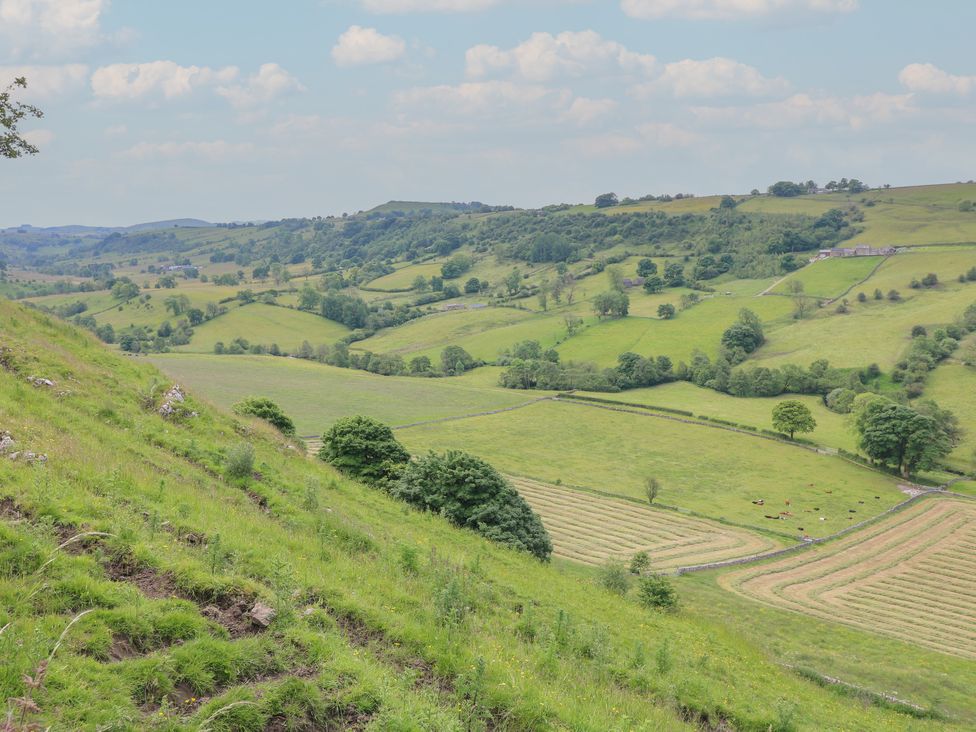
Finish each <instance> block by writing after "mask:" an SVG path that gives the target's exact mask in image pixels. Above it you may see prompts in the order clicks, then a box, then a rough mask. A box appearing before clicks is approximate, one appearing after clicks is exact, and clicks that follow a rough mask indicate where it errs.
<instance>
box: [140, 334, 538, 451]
mask: <svg viewBox="0 0 976 732" xmlns="http://www.w3.org/2000/svg"><path fill="white" fill-rule="evenodd" d="M149 360H150V361H152V363H154V364H155V365H156V366H158V367H159V368H160V369H161V370H162V371H164V372H165V373H166V374H168V375H169V376H170V377H171V378H173V379H175V380H177V381H179V382H180V383H181V384H186V385H187V386H188V387H189V388H190V389H192V390H194V391H195V392H197V393H198V394H200V395H203V396H205V398H207V399H209V400H210V401H212V402H213V403H215V404H217V405H218V406H221V407H224V408H229V407H230V406H232V405H233V404H235V403H236V402H238V401H240V400H241V399H243V398H244V397H247V396H265V397H269V398H270V399H273V400H274V401H276V402H277V403H278V404H279V405H281V407H282V409H284V410H285V412H286V413H287V414H288V415H289V416H290V417H291V418H292V419H293V420H294V421H295V426H296V428H297V430H298V433H299V434H301V435H321V434H322V433H323V432H325V430H326V429H328V427H329V426H330V425H331V424H332V423H333V422H335V421H336V420H337V419H339V418H340V417H346V416H349V415H354V414H364V415H368V416H371V417H375V418H376V419H379V420H381V421H383V422H386V423H387V424H391V425H402V424H409V423H412V422H419V421H422V420H428V419H440V418H442V417H453V416H457V415H462V414H471V413H477V412H485V411H489V410H492V409H501V408H504V407H511V406H514V405H516V404H522V403H524V402H526V401H528V400H530V399H533V398H536V397H538V396H541V394H538V393H536V392H530V393H526V392H517V391H511V390H507V389H502V388H500V387H497V388H484V387H478V386H472V385H469V384H466V383H462V382H461V381H460V380H458V379H453V378H452V379H421V378H411V377H407V376H377V375H375V374H370V373H367V372H365V371H354V370H352V369H339V368H334V367H332V366H325V365H323V364H319V363H315V362H313V361H303V360H301V359H297V358H275V357H273V356H214V355H205V354H189V353H187V354H183V353H169V354H159V355H154V356H150V357H149ZM449 424H450V423H449Z"/></svg>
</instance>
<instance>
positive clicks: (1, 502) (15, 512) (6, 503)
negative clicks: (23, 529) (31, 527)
mask: <svg viewBox="0 0 976 732" xmlns="http://www.w3.org/2000/svg"><path fill="white" fill-rule="evenodd" d="M0 518H2V519H5V520H7V521H25V520H26V519H27V514H25V513H24V512H23V511H21V510H20V507H19V506H17V504H16V503H14V499H13V498H0Z"/></svg>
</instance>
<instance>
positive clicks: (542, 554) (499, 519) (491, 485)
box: [391, 450, 552, 560]
mask: <svg viewBox="0 0 976 732" xmlns="http://www.w3.org/2000/svg"><path fill="white" fill-rule="evenodd" d="M391 492H392V494H393V495H394V496H396V497H398V498H401V499H403V500H405V501H407V502H408V503H410V504H412V505H414V506H416V507H418V508H422V509H424V510H426V511H431V512H433V513H437V514H440V515H441V516H443V517H445V518H446V519H447V520H448V521H450V522H451V523H453V524H454V525H455V526H461V527H463V528H468V529H473V530H474V531H477V532H478V533H479V534H481V535H482V536H485V537H487V538H489V539H491V540H492V541H496V542H498V543H500V544H504V545H506V546H510V547H513V548H515V549H520V550H522V551H527V552H529V553H531V554H534V555H535V556H536V557H538V558H539V559H543V560H547V559H549V556H550V554H552V541H551V540H550V539H549V534H548V533H547V532H546V530H545V527H543V525H542V521H541V520H540V519H539V517H538V516H537V515H536V514H535V513H534V512H533V511H532V509H531V508H530V507H529V504H528V503H526V502H525V499H524V498H522V496H520V495H519V493H518V491H516V490H515V488H513V487H512V485H511V483H509V482H508V481H507V480H505V478H504V477H502V475H501V474H500V473H499V472H498V471H497V470H495V468H493V467H492V466H491V465H489V464H488V463H486V462H485V461H484V460H482V459H481V458H478V457H475V456H474V455H469V454H468V453H466V452H461V451H458V450H451V451H448V452H446V453H444V454H442V455H439V454H437V453H433V452H431V453H429V454H428V455H427V456H425V457H422V458H420V459H419V460H415V461H413V462H411V463H409V464H408V465H407V467H406V468H405V469H404V471H403V476H402V477H401V478H400V481H399V483H397V484H396V485H395V486H394V487H393V489H392V491H391Z"/></svg>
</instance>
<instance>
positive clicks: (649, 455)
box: [397, 401, 903, 538]
mask: <svg viewBox="0 0 976 732" xmlns="http://www.w3.org/2000/svg"><path fill="white" fill-rule="evenodd" d="M397 437H398V439H400V441H401V442H403V443H404V444H405V445H406V446H407V447H408V448H409V449H410V450H411V452H414V453H418V452H422V451H424V450H427V449H435V450H445V449H457V450H466V451H468V452H471V453H474V454H476V455H479V456H481V457H483V458H484V459H486V460H488V461H489V462H490V463H492V464H493V465H495V466H496V467H497V468H498V469H500V470H502V471H504V472H506V473H510V474H513V475H519V476H524V477H531V478H534V479H537V480H541V481H544V482H547V483H555V482H556V481H559V482H561V483H563V484H566V485H571V486H581V487H585V488H590V489H593V490H597V491H599V492H602V493H606V494H611V495H618V496H626V497H630V498H636V499H643V498H644V487H643V481H644V478H645V477H646V476H654V477H656V478H658V480H659V481H660V482H661V484H662V489H661V493H660V496H659V497H658V499H657V500H658V502H659V503H661V504H663V505H667V506H676V507H679V508H681V509H686V510H689V511H694V512H695V513H697V514H699V515H701V516H706V517H709V518H714V519H722V520H725V521H729V522H732V523H736V524H740V525H746V526H752V527H758V528H761V529H764V530H768V531H774V532H777V533H780V534H784V535H786V536H789V537H796V538H799V537H801V536H803V535H809V536H825V535H828V534H831V533H833V532H835V531H838V530H840V529H842V528H844V527H845V526H849V525H851V524H852V523H853V522H855V521H859V520H862V519H865V518H868V517H870V516H873V515H876V514H878V513H879V512H880V511H882V510H883V509H885V508H887V507H889V506H892V505H894V504H895V503H897V502H898V501H899V500H901V499H902V498H903V495H902V494H901V493H900V492H899V490H898V489H897V487H896V484H895V481H894V480H893V479H892V478H890V477H888V476H886V475H883V474H880V473H876V472H874V471H871V470H868V469H866V468H863V467H860V466H857V465H854V464H852V463H848V462H846V461H844V460H842V459H840V458H837V457H832V456H828V455H820V454H817V453H815V452H813V451H810V450H806V449H803V448H801V447H797V446H793V445H788V444H784V443H781V442H777V441H773V440H767V439H762V438H760V437H756V436H751V435H745V434H739V433H735V432H731V431H729V430H725V429H719V428H716V427H711V426H707V425H705V424H686V423H683V422H679V421H675V420H673V419H666V418H662V417H657V416H653V415H650V414H646V413H639V414H637V413H631V412H617V411H611V410H608V409H603V408H599V407H594V406H588V405H582V404H579V403H574V402H567V401H563V402H554V401H544V402H539V403H536V404H533V405H531V406H528V407H525V408H523V409H518V410H515V411H510V412H505V413H502V414H494V415H487V416H483V417H474V418H471V419H464V420H458V421H454V422H447V423H440V424H427V425H422V426H419V427H411V428H409V429H403V430H399V431H398V432H397ZM758 500H762V504H763V505H757V504H755V503H753V501H758ZM781 514H782V515H781ZM766 516H773V517H774V518H772V519H770V518H766ZM821 519H822V520H821Z"/></svg>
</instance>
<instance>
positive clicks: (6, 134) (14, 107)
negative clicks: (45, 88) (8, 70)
mask: <svg viewBox="0 0 976 732" xmlns="http://www.w3.org/2000/svg"><path fill="white" fill-rule="evenodd" d="M26 88H27V79H25V78H24V77H23V76H18V77H17V78H16V79H14V81H13V83H12V84H9V85H7V87H6V88H5V89H4V90H3V91H0V158H19V157H22V156H24V155H36V154H37V147H36V146H34V145H31V144H30V143H29V142H28V141H27V139H26V138H25V137H24V136H23V135H22V134H21V133H20V131H19V130H18V125H19V124H20V122H21V120H23V119H25V118H28V117H34V118H36V119H40V118H41V117H43V116H44V113H43V112H42V111H41V110H39V109H38V108H37V107H35V106H33V105H31V104H24V103H23V102H18V101H15V100H14V99H13V95H14V92H15V91H17V89H26Z"/></svg>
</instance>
